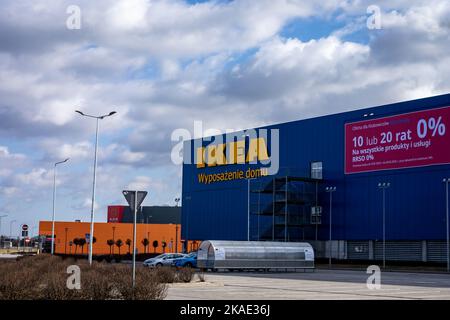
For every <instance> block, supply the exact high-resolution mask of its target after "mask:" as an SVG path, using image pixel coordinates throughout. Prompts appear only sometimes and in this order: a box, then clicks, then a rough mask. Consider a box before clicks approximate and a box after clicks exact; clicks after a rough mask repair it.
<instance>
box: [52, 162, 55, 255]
mask: <svg viewBox="0 0 450 320" xmlns="http://www.w3.org/2000/svg"><path fill="white" fill-rule="evenodd" d="M55 201H56V163H55V166H54V168H53V214H52V248H51V254H52V255H53V254H54V250H55V249H54V248H55Z"/></svg>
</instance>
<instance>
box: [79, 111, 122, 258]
mask: <svg viewBox="0 0 450 320" xmlns="http://www.w3.org/2000/svg"><path fill="white" fill-rule="evenodd" d="M75 112H76V113H79V114H80V115H82V116H83V117H88V118H94V119H96V122H97V123H96V130H95V152H94V179H93V182H92V204H91V230H90V235H89V239H90V240H89V258H88V259H89V265H92V242H93V241H92V239H94V213H95V209H94V207H95V183H96V171H97V151H98V131H99V120H103V119H104V118H106V117H110V116H112V115H114V114H116V113H117V112H116V111H111V112H110V113H109V114H106V115H102V116H92V115H88V114H84V113H83V112H81V111H79V110H75Z"/></svg>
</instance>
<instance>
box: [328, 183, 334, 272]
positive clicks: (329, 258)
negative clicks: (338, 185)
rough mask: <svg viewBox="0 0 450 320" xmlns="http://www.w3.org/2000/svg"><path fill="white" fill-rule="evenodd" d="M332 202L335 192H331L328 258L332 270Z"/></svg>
mask: <svg viewBox="0 0 450 320" xmlns="http://www.w3.org/2000/svg"><path fill="white" fill-rule="evenodd" d="M332 201H333V192H332V191H330V245H329V257H328V265H329V267H330V268H331V223H332V219H333V215H332V208H333V206H332Z"/></svg>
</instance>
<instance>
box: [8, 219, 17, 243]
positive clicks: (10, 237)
mask: <svg viewBox="0 0 450 320" xmlns="http://www.w3.org/2000/svg"><path fill="white" fill-rule="evenodd" d="M14 222H17V220H11V221H10V222H9V241H11V239H12V224H13V223H14Z"/></svg>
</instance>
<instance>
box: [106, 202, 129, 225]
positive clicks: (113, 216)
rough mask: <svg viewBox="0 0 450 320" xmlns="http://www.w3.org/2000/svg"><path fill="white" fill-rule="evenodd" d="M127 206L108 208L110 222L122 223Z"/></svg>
mask: <svg viewBox="0 0 450 320" xmlns="http://www.w3.org/2000/svg"><path fill="white" fill-rule="evenodd" d="M124 210H125V206H108V222H109V223H114V222H122V220H123V211H124Z"/></svg>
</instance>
